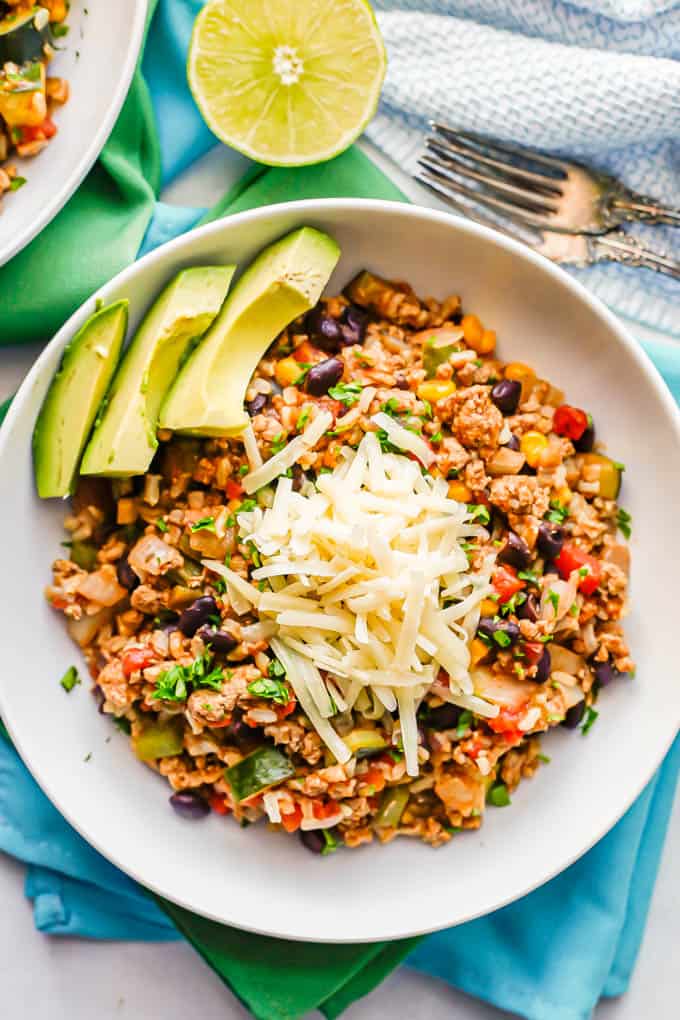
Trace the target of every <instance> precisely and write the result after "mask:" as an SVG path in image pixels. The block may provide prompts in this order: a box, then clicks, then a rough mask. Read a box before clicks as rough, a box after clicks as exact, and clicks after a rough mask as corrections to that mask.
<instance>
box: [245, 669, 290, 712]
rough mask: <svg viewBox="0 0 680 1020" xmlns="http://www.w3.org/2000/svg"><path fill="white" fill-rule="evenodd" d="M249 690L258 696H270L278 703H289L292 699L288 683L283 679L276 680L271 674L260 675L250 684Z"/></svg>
mask: <svg viewBox="0 0 680 1020" xmlns="http://www.w3.org/2000/svg"><path fill="white" fill-rule="evenodd" d="M248 690H249V691H250V693H251V694H254V695H255V697H256V698H269V699H270V700H271V701H273V702H274V703H275V704H276V705H287V704H288V702H289V701H290V691H289V690H288V684H286V683H284V681H283V680H276V679H273V678H272V677H270V676H263V677H260V679H259V680H253V681H252V682H251V683H249V684H248Z"/></svg>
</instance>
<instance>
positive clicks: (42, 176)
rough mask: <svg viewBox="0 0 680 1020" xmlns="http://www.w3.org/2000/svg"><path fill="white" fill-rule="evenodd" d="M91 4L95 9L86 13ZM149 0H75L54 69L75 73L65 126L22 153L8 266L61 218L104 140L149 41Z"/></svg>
mask: <svg viewBox="0 0 680 1020" xmlns="http://www.w3.org/2000/svg"><path fill="white" fill-rule="evenodd" d="M86 11H87V13H86ZM145 16H146V0H115V3H96V2H92V3H87V0H74V3H73V4H72V6H71V13H70V15H69V18H68V22H67V24H68V25H69V26H70V28H69V33H68V35H67V36H65V37H64V38H63V39H57V45H58V46H59V47H60V49H59V52H58V53H57V54H56V56H55V58H54V60H53V61H52V62H51V63H50V66H49V74H51V75H56V76H57V77H60V78H67V79H68V82H69V86H70V90H71V94H70V97H69V101H68V103H66V105H65V106H62V107H57V109H56V111H55V113H54V122H55V124H56V125H57V127H58V128H59V132H58V134H57V135H55V137H54V138H53V139H52V141H51V142H50V144H49V145H48V146H47V148H46V149H45V150H44V151H43V152H42V153H40V154H39V155H38V156H36V157H35V158H34V159H15V158H14V157H12V158H11V159H10V160H9V162H11V163H15V164H16V166H17V169H18V172H19V174H20V175H21V176H22V177H25V178H26V179H27V183H26V184H25V185H24V187H23V188H22V189H21V190H20V191H18V192H16V193H15V194H10V195H5V197H4V198H3V199H2V215H1V216H0V266H2V265H4V263H5V262H7V261H8V259H11V258H12V256H13V255H16V254H17V252H19V251H21V249H22V248H24V247H25V246H26V245H27V244H28V242H29V241H32V240H33V238H34V237H35V236H36V234H38V233H40V231H41V230H42V229H43V227H45V226H46V225H47V224H48V223H49V222H50V220H52V219H54V217H55V216H56V215H57V213H58V212H59V210H60V209H61V207H62V206H63V205H64V204H65V203H66V202H67V201H68V199H69V198H70V197H71V195H72V194H73V192H74V191H75V190H76V188H77V187H78V185H79V184H80V182H81V181H82V180H83V178H84V177H85V175H86V173H87V172H88V170H89V169H90V167H91V166H92V164H93V163H94V161H95V160H96V158H97V156H98V155H99V153H100V152H101V150H102V148H103V147H104V143H105V142H106V140H107V138H108V137H109V135H110V133H111V129H112V128H113V125H114V124H115V122H116V117H117V116H118V113H119V111H120V108H121V106H122V105H123V100H124V99H125V97H126V95H127V91H128V88H129V87H130V82H131V80H132V75H133V72H134V69H135V65H136V63H137V57H138V56H139V51H140V48H141V45H142V38H143V34H144V19H145Z"/></svg>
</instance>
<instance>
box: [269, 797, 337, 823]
mask: <svg viewBox="0 0 680 1020" xmlns="http://www.w3.org/2000/svg"><path fill="white" fill-rule="evenodd" d="M338 810H339V808H338V805H337V804H336V803H335V801H334V800H329V801H326V803H324V802H323V801H322V800H315V801H314V803H313V804H312V814H313V815H314V817H315V818H316V819H317V821H319V822H323V821H325V819H326V818H333V817H334V816H335V815H337V813H338ZM281 817H282V818H283V815H281Z"/></svg>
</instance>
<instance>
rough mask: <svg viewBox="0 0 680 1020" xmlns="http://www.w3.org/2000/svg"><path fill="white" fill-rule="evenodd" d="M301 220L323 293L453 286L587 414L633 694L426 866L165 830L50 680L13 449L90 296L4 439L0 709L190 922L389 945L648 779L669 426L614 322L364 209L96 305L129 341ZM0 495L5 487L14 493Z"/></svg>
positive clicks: (672, 549)
mask: <svg viewBox="0 0 680 1020" xmlns="http://www.w3.org/2000/svg"><path fill="white" fill-rule="evenodd" d="M301 224H312V225H314V226H317V227H320V228H321V229H323V230H327V231H329V232H330V233H331V234H333V235H334V236H335V237H336V238H337V240H338V241H339V242H340V244H341V246H342V252H343V254H342V258H341V261H340V264H339V266H338V269H337V271H336V273H335V275H334V277H333V279H332V281H331V284H330V290H331V291H335V290H336V289H337V288H339V287H341V286H342V285H344V284H345V283H346V282H347V280H348V279H349V278H350V277H351V276H352V275H353V274H354V273H355V272H357V271H358V270H359V269H361V268H362V267H364V266H367V267H370V268H372V269H374V270H375V271H377V272H379V273H383V274H384V275H386V276H393V277H399V278H402V279H407V280H409V281H410V282H411V283H412V284H413V286H414V287H415V289H416V290H417V291H418V292H419V293H421V294H428V293H433V294H435V295H438V296H443V295H445V294H448V293H451V292H452V291H455V292H457V293H460V294H462V295H463V299H464V302H465V305H466V306H467V307H468V308H469V309H472V310H474V311H475V312H477V313H479V314H480V316H481V318H482V319H483V321H484V322H485V324H488V326H490V327H493V328H495V329H497V330H498V334H499V338H500V351H501V354H502V356H503V357H506V358H508V359H523V360H526V361H529V362H531V363H532V364H533V365H534V366H535V367H536V368H537V370H538V372H539V374H541V375H544V376H547V377H548V378H550V379H551V380H553V381H554V382H555V383H556V384H558V385H559V386H560V387H563V388H564V389H565V390H566V392H567V394H568V397H569V399H571V400H572V401H573V402H574V403H576V404H578V405H581V406H583V407H587V408H589V409H590V410H591V411H592V412H593V414H594V417H595V421H596V425H597V429H598V433H599V436H600V437H601V438H604V439H606V440H607V442H608V444H609V449H610V451H611V453H612V455H614V456H616V458H617V459H620V460H622V461H624V462H625V464H626V474H625V482H624V486H623V493H622V501H623V504H624V506H626V507H627V508H628V509H629V510H630V511H631V512H632V515H633V521H634V532H633V543H632V545H633V556H634V571H633V599H634V608H633V613H632V615H631V617H630V618H629V620H628V626H627V629H628V633H629V636H630V639H631V643H632V646H633V650H634V653H635V656H636V658H637V661H638V663H639V667H638V671H637V676H636V678H635V680H625V681H621V682H620V683H618V684H617V685H616V686H615V687H613V688H609V689H607V690H606V691H604V692H603V694H602V696H601V698H600V704H599V706H598V707H599V709H600V718H599V720H598V721H597V724H596V725H595V726H594V727H593V729H592V730H591V731H590V733H589V735H588V736H587V737H583V736H582V735H581V734H580V732H579V731H575V732H571V731H565V730H563V729H561V730H559V731H558V732H556V733H553V734H551V735H550V736H548V737H547V738H546V739H545V742H544V746H545V749H546V751H547V752H548V754H550V755H551V757H552V764H550V765H549V766H548V767H546V768H542V769H541V770H540V771H539V773H538V775H537V776H536V777H535V778H534V779H532V780H531V781H528V782H525V783H523V784H522V785H521V787H520V789H519V791H518V792H517V794H516V795H515V796H514V797H513V804H512V807H511V808H508V809H506V810H498V809H490V810H489V811H488V814H487V816H486V819H485V822H484V825H483V827H482V828H481V829H480V830H479V832H475V833H468V834H466V835H464V836H461V837H459V838H456V839H454V840H453V842H452V843H451V844H450V845H448V846H447V847H444V848H442V849H440V850H436V851H435V850H431V849H429V848H428V847H426V846H423V845H422V844H420V843H415V842H411V841H409V840H398V841H396V842H395V843H392V844H390V845H389V846H387V847H380V846H377V845H374V846H370V847H367V848H362V849H360V850H356V851H344V852H340V853H337V854H335V855H333V856H332V857H328V858H322V857H313V856H312V855H311V854H309V853H308V852H306V851H305V850H304V849H303V848H302V847H301V846H300V844H299V842H298V841H297V839H291V838H288V837H287V836H286V835H283V834H282V835H273V834H270V833H268V832H266V831H264V829H263V828H262V827H260V826H255V827H252V828H250V829H248V830H242V829H240V828H238V827H237V826H236V825H234V824H233V822H230V821H229V820H228V819H227V820H226V821H225V820H224V819H222V818H219V817H217V816H211V817H210V818H208V819H207V820H205V821H201V822H187V821H184V820H182V819H180V818H178V817H177V816H176V815H175V814H174V812H173V811H172V810H171V808H170V807H169V806H168V795H169V789H168V787H167V785H166V783H165V780H163V779H160V778H159V777H158V776H157V775H155V774H154V773H153V772H151V771H150V770H148V769H146V768H144V766H143V765H141V764H140V763H139V762H138V761H137V760H136V759H135V758H134V756H133V755H132V753H131V751H130V750H129V747H128V742H127V739H126V738H125V737H123V736H122V735H121V734H120V733H118V732H117V731H116V730H115V728H114V727H113V726H112V724H111V722H110V720H109V719H107V718H104V717H102V716H100V715H98V714H97V712H96V709H95V707H94V704H93V701H92V698H91V696H90V694H89V692H88V689H87V686H88V685H87V684H83V685H82V686H81V687H78V688H76V689H75V690H74V691H73V693H71V694H70V695H66V694H65V693H64V691H63V690H62V688H61V687H60V686H59V677H60V676H61V675H62V674H63V672H64V670H65V669H66V668H67V667H68V666H69V665H70V664H71V663H73V662H78V661H79V658H80V657H79V653H78V652H77V650H76V649H75V648H74V646H73V645H72V644H71V642H70V640H69V638H68V637H67V634H66V631H65V628H64V626H63V621H62V619H61V618H60V617H58V616H57V615H56V614H55V613H54V612H53V611H51V610H50V609H49V608H48V607H47V605H46V604H45V602H44V600H43V595H42V588H43V586H44V585H45V584H46V583H47V582H48V581H49V578H50V564H51V560H52V559H53V557H54V556H55V555H56V554H58V552H59V542H60V541H61V540H62V539H63V532H62V528H61V521H62V514H63V512H64V509H65V508H64V506H63V504H61V503H59V502H56V501H51V502H41V501H40V500H38V499H37V497H36V496H35V492H34V487H33V476H32V467H31V456H30V437H31V431H32V428H33V423H34V421H35V417H36V414H37V411H38V408H39V407H40V403H41V401H42V398H43V396H44V394H45V390H46V388H47V386H48V384H49V381H50V379H51V378H52V375H53V373H54V371H55V369H56V367H57V363H58V361H59V356H60V354H61V351H62V348H63V347H64V344H65V343H66V342H67V341H68V340H69V338H70V337H71V336H72V335H73V334H74V332H75V331H76V329H77V328H78V327H79V326H80V325H81V323H82V322H83V321H84V320H85V318H86V317H87V316H88V315H90V314H91V312H92V311H93V308H94V298H92V299H91V300H90V301H88V302H87V303H86V305H85V306H83V308H81V310H80V311H78V312H77V313H76V314H75V315H74V316H73V317H72V318H71V319H70V320H69V322H68V323H67V324H66V325H65V326H64V328H63V329H62V330H61V332H60V333H59V334H58V336H56V337H55V339H54V340H53V341H52V343H51V344H50V345H49V347H48V348H47V349H46V350H45V352H44V353H43V355H42V356H41V358H40V359H39V360H38V362H37V363H36V365H35V366H34V368H33V370H32V372H31V373H30V375H29V376H28V378H27V379H26V381H25V383H24V385H23V386H22V388H21V390H20V392H19V395H18V396H17V398H16V400H15V402H14V404H13V407H12V410H11V412H10V415H9V418H8V420H7V423H6V425H5V426H4V429H3V432H2V435H1V437H0V478H3V479H4V480H5V481H4V482H3V498H2V504H1V506H2V510H1V513H2V532H1V533H2V534H3V535H4V536H5V543H4V552H3V571H4V576H5V579H6V581H5V584H6V592H7V595H6V597H5V599H4V600H3V611H2V614H0V645H1V646H2V648H3V668H2V670H1V671H0V712H1V714H2V716H3V718H4V719H5V721H6V723H7V725H8V727H9V730H10V732H11V734H12V737H13V738H14V740H15V741H16V743H17V746H18V748H19V751H20V753H21V755H22V757H23V758H24V760H25V762H26V763H27V764H28V766H29V768H30V769H31V771H32V772H33V775H34V776H35V777H36V779H37V780H38V782H39V783H40V785H41V786H42V788H43V789H44V790H45V792H46V793H47V795H48V796H49V797H50V798H51V799H52V801H53V802H54V804H55V805H56V806H57V808H58V809H59V810H60V811H61V812H62V813H63V814H64V815H65V816H66V817H67V818H68V819H69V821H70V822H71V823H72V824H73V825H74V826H75V827H76V828H77V829H78V830H79V832H81V833H82V835H83V836H85V838H86V839H88V840H89V841H90V843H92V844H93V845H94V846H95V847H96V848H97V849H98V850H100V851H101V852H102V853H103V854H104V855H105V856H107V857H108V858H109V859H110V860H111V861H113V862H114V863H115V864H117V865H118V866H119V867H121V868H122V869H123V870H124V871H126V872H127V873H128V874H130V875H132V876H133V877H134V878H137V879H138V880H139V881H140V882H142V883H143V884H144V885H146V886H148V887H149V888H151V889H154V890H155V891H157V892H159V893H161V894H162V895H164V896H166V897H168V899H170V900H174V901H175V902H177V903H179V904H181V905H182V906H185V907H188V908H190V909H191V910H194V911H196V912H197V913H199V914H204V915H206V916H207V917H211V918H215V919H216V920H218V921H222V922H226V923H228V924H231V925H236V926H238V927H240V928H246V929H251V930H254V931H258V932H263V933H267V934H270V935H277V936H282V937H286V938H293V939H314V940H326V941H369V940H374V939H385V938H387V939H391V938H397V937H401V936H407V935H413V934H416V933H420V932H426V931H432V930H434V929H437V928H443V927H446V926H448V925H453V924H458V923H460V922H462V921H466V920H469V919H470V918H472V917H475V916H478V915H480V914H484V913H486V912H488V911H491V910H494V909H496V908H497V907H500V906H501V905H503V904H505V903H508V902H509V901H510V900H513V899H515V898H516V897H518V896H522V895H523V894H524V893H527V892H529V891H530V890H531V889H533V888H534V887H535V886H537V885H540V884H541V883H542V882H545V881H546V880H547V879H549V878H551V877H552V876H553V875H555V874H556V873H557V872H559V871H561V870H562V869H563V868H565V867H567V865H569V864H570V863H571V862H572V861H574V860H575V859H576V858H577V857H578V856H579V855H580V854H582V853H584V851H585V850H587V849H588V848H589V847H590V846H592V844H593V843H594V842H595V841H596V840H598V839H599V838H600V837H601V836H603V835H604V833H606V832H607V830H608V829H609V828H610V827H611V826H612V825H613V824H614V823H615V822H616V821H617V819H619V818H620V817H621V815H622V814H623V812H624V811H625V810H626V808H628V806H629V805H630V804H631V802H632V801H633V799H634V798H635V796H636V795H637V794H638V793H639V792H640V790H641V789H642V788H643V786H644V785H645V783H646V782H647V781H648V780H649V779H650V777H651V776H652V774H653V772H654V770H655V769H656V768H657V766H658V765H659V763H660V761H661V759H662V757H663V755H664V752H665V751H666V749H667V748H668V746H669V745H670V743H671V740H672V739H673V737H674V735H675V733H676V730H677V726H678V721H679V720H680V683H679V682H678V676H677V666H676V662H677V647H676V645H677V635H676V631H677V610H676V600H675V598H674V597H673V592H675V590H676V588H677V565H678V557H677V554H676V550H677V542H678V539H677V516H676V515H677V507H678V506H680V471H679V470H678V468H679V467H680V415H679V414H678V411H677V409H676V407H675V405H674V403H673V401H672V399H671V397H670V395H669V394H668V392H667V390H666V389H665V387H664V385H663V383H662V382H661V381H660V379H659V377H658V375H657V373H656V371H655V370H654V368H653V367H652V366H651V364H650V363H649V362H648V361H647V359H646V358H645V357H644V355H643V354H641V353H640V351H639V349H638V348H637V347H636V345H635V343H634V342H633V341H632V340H631V339H630V338H628V337H627V336H626V334H625V332H624V331H623V330H622V328H621V326H620V325H619V324H618V323H617V321H616V320H615V319H614V318H613V317H612V316H611V315H610V314H609V313H608V312H607V311H606V310H605V309H604V308H603V307H602V305H600V304H599V303H598V302H597V301H596V300H595V299H593V298H592V297H590V296H589V295H588V294H587V293H586V292H585V291H584V290H583V289H582V288H581V287H580V285H579V284H577V283H575V282H574V281H573V280H572V279H570V278H569V277H568V276H567V275H566V274H564V273H563V272H562V271H561V270H559V269H556V268H555V267H554V266H552V265H551V264H550V263H548V262H547V261H545V260H543V259H542V258H540V257H539V256H536V255H534V254H533V253H531V252H529V251H528V250H527V249H525V248H522V247H520V246H519V245H517V244H515V243H514V242H512V241H509V240H506V239H505V238H503V237H501V236H500V235H499V234H496V233H494V232H492V231H490V230H487V229H485V228H483V227H478V226H476V225H473V224H470V223H466V222H463V221H461V220H458V219H455V218H454V217H452V216H449V215H447V214H443V213H437V212H432V211H427V210H424V209H418V208H415V207H411V206H405V205H396V204H392V203H386V202H370V201H364V202H360V201H354V200H341V201H335V200H333V201H318V202H300V203H291V204H289V205H282V206H278V207H273V208H267V209H260V210H258V211H255V212H251V213H244V214H241V215H239V216H234V217H231V218H229V219H226V220H223V221H221V222H217V223H213V224H211V225H209V226H207V227H204V228H202V229H201V230H197V231H195V232H193V233H191V234H187V235H186V236H185V237H183V238H180V239H178V240H176V241H173V242H171V243H170V244H167V245H165V246H164V247H163V248H160V249H158V250H157V251H156V252H154V253H152V254H150V255H148V256H147V257H146V258H144V259H142V260H141V261H140V262H139V263H137V264H136V265H134V266H131V267H130V268H129V269H127V270H126V271H125V272H123V273H121V274H120V275H119V276H118V277H116V279H115V280H113V281H112V282H111V283H110V284H108V285H107V286H106V287H104V288H103V289H102V290H101V292H100V293H99V294H98V295H97V297H101V298H103V299H104V300H105V301H111V300H113V299H116V298H121V297H127V298H129V299H130V302H131V309H132V325H134V324H135V323H136V322H137V321H138V320H139V318H140V316H141V315H142V313H143V311H144V309H145V307H146V306H147V305H148V304H149V302H150V301H151V300H152V299H153V298H154V296H155V295H156V294H157V293H158V292H159V290H160V289H161V287H162V286H163V285H164V284H165V283H166V282H167V281H168V280H169V279H170V278H171V277H172V276H173V274H174V273H176V272H177V271H178V270H179V269H180V268H182V267H184V266H187V265H191V264H193V263H211V262H214V261H217V262H229V261H232V260H235V261H238V262H239V263H241V264H243V263H244V262H245V261H247V260H248V259H250V258H251V257H252V256H253V255H254V254H255V253H256V252H257V251H258V250H259V249H260V248H261V247H262V246H263V245H265V244H268V243H269V242H271V241H272V240H273V239H275V238H277V237H279V236H280V235H281V234H283V233H285V232H286V231H288V230H290V229H292V228H293V227H295V226H298V225H301ZM9 480H11V481H9Z"/></svg>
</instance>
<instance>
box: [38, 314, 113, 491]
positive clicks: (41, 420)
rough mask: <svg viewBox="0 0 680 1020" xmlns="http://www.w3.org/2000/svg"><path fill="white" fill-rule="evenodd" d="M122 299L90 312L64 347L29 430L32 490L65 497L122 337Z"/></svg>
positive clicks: (105, 389) (70, 485) (109, 376)
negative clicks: (31, 443)
mask: <svg viewBox="0 0 680 1020" xmlns="http://www.w3.org/2000/svg"><path fill="white" fill-rule="evenodd" d="M127 321H128V302H127V301H116V302H115V304H112V305H108V307H106V308H101V309H100V310H99V311H97V312H95V313H94V315H92V316H91V317H90V318H89V319H88V320H87V322H86V323H85V324H84V325H83V326H82V327H81V328H80V329H79V330H78V332H77V333H76V335H75V336H74V338H73V340H71V342H70V343H69V345H68V346H67V347H66V349H65V350H64V354H63V357H62V360H61V365H60V366H59V371H58V372H57V374H56V375H55V377H54V379H53V380H52V383H51V385H50V388H49V390H48V391H47V396H46V397H45V400H44V402H43V405H42V408H41V410H40V414H39V415H38V420H37V422H36V424H35V428H34V430H33V462H34V468H35V481H36V485H37V488H38V495H39V496H41V497H42V498H43V499H47V498H49V497H50V496H68V495H69V493H71V492H72V491H73V483H74V480H75V476H76V473H77V470H78V461H79V460H80V455H81V453H82V451H83V447H84V446H85V443H86V441H87V437H88V435H89V434H90V429H91V428H92V422H93V421H94V419H95V415H96V414H97V411H98V409H99V407H100V405H101V402H102V400H103V399H104V395H105V393H106V391H107V389H108V386H109V383H110V382H111V377H112V376H113V373H114V371H115V368H116V365H117V364H118V359H119V357H120V352H121V350H122V347H123V341H124V340H125V331H126V329H127Z"/></svg>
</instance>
